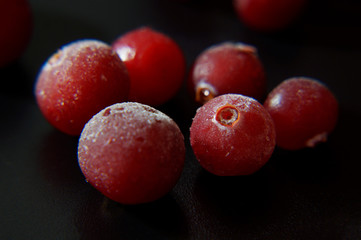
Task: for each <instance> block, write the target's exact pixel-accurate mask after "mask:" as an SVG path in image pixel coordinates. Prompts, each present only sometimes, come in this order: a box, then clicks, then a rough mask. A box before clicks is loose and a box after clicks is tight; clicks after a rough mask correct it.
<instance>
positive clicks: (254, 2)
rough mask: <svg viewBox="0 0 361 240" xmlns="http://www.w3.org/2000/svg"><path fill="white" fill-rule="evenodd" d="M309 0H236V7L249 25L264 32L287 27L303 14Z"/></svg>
mask: <svg viewBox="0 0 361 240" xmlns="http://www.w3.org/2000/svg"><path fill="white" fill-rule="evenodd" d="M306 2H307V0H234V9H235V11H236V13H237V15H238V17H239V18H240V20H241V21H242V22H243V23H244V24H245V25H247V26H248V27H250V28H252V29H254V30H258V31H264V32H272V31H278V30H282V29H285V28H286V27H288V26H289V25H291V24H292V23H293V22H294V21H295V20H296V19H297V17H299V15H300V14H301V12H302V10H303V8H304V7H305V5H306Z"/></svg>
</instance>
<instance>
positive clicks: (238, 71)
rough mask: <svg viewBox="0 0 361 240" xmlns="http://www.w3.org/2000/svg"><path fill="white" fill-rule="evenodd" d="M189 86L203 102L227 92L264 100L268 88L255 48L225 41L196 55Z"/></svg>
mask: <svg viewBox="0 0 361 240" xmlns="http://www.w3.org/2000/svg"><path fill="white" fill-rule="evenodd" d="M188 87H189V89H190V91H191V93H192V95H194V96H195V101H196V102H198V103H200V104H204V103H205V102H207V101H208V100H210V99H212V98H214V97H216V96H218V95H222V94H227V93H237V94H243V95H246V96H249V97H253V98H256V99H261V98H262V97H263V96H264V95H265V91H266V77H265V73H264V69H263V65H262V63H261V61H260V59H259V58H258V56H257V50H256V48H254V47H252V46H249V45H245V44H242V43H230V42H224V43H220V44H217V45H214V46H212V47H210V48H208V49H206V50H204V51H203V52H202V53H201V54H200V55H199V56H198V57H197V59H196V60H195V62H194V64H193V67H192V69H191V71H190V75H189V78H188Z"/></svg>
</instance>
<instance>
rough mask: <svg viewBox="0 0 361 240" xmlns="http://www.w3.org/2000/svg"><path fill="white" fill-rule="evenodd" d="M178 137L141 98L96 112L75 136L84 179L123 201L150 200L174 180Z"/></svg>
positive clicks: (180, 150) (180, 156)
mask: <svg viewBox="0 0 361 240" xmlns="http://www.w3.org/2000/svg"><path fill="white" fill-rule="evenodd" d="M184 158H185V145H184V137H183V135H182V133H181V131H180V129H179V128H178V126H177V124H176V123H175V122H174V121H173V120H172V119H171V118H170V117H168V116H167V115H165V114H164V113H162V112H160V111H158V110H156V109H154V108H152V107H150V106H148V105H144V104H141V103H133V102H127V103H118V104H114V105H112V106H109V107H107V108H105V109H103V110H102V111H100V112H99V113H98V114H96V115H95V116H94V117H93V118H92V119H91V120H90V121H89V122H88V123H87V124H86V125H85V127H84V130H83V132H82V134H81V136H80V139H79V146H78V159H79V165H80V168H81V170H82V172H83V174H84V175H85V177H86V179H87V181H88V182H89V183H90V184H92V185H93V186H94V187H95V188H96V189H97V190H99V191H100V192H101V193H103V194H104V195H105V196H107V197H108V198H110V199H112V200H114V201H117V202H120V203H123V204H139V203H145V202H150V201H154V200H156V199H159V198H161V197H162V196H164V195H165V194H167V193H168V192H169V191H170V190H171V189H172V188H173V187H174V185H175V184H176V182H177V181H178V179H179V177H180V175H181V172H182V169H183V165H184Z"/></svg>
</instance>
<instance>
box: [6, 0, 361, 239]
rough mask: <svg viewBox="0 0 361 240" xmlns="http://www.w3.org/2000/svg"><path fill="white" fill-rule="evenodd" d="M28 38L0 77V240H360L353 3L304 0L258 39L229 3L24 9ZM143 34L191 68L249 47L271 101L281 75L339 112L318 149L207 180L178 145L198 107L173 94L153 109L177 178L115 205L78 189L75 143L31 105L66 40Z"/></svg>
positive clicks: (64, 2)
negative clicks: (317, 89)
mask: <svg viewBox="0 0 361 240" xmlns="http://www.w3.org/2000/svg"><path fill="white" fill-rule="evenodd" d="M30 3H31V6H32V9H33V14H34V32H33V36H32V40H31V42H30V44H29V46H28V48H27V50H26V52H25V53H24V55H23V56H22V57H21V58H20V59H19V60H18V61H17V62H15V63H14V64H12V65H10V66H8V67H6V68H2V69H0V79H1V83H2V86H1V88H0V111H1V117H0V136H1V137H0V194H1V198H0V239H1V240H7V239H9V240H16V239H27V240H29V239H268V240H273V239H277V240H280V239H281V240H282V239H318V240H320V239H347V240H355V239H361V187H360V186H361V175H360V170H361V163H360V159H361V157H360V148H361V147H360V143H361V140H360V134H361V131H360V130H361V128H360V124H361V103H360V93H361V83H360V82H361V67H360V63H361V47H360V43H361V37H360V33H361V32H360V30H361V26H360V24H359V22H360V20H361V17H360V16H361V14H360V12H361V4H360V1H358V0H354V1H352V0H345V1H334V0H320V1H316V0H311V1H310V4H309V5H308V6H307V9H306V10H305V12H304V14H303V15H302V17H301V18H299V19H298V21H297V22H296V23H295V24H294V25H292V27H290V28H289V29H287V30H285V31H282V32H278V33H273V34H264V33H263V34H262V33H257V32H255V31H252V30H249V29H247V28H246V27H245V26H243V25H242V23H241V22H240V21H238V19H237V17H236V15H235V13H234V11H233V9H232V5H231V2H230V1H225V0H219V1H215V0H214V1H206V0H193V1H192V0H190V1H188V2H187V3H182V2H180V1H175V0H144V1H141V0H127V1H120V0H119V1H117V0H102V1H88V0H51V1H49V0H31V1H30ZM144 25H147V26H150V27H153V28H154V29H156V30H159V31H161V32H164V33H166V34H168V35H169V36H171V37H172V38H173V39H174V40H176V41H177V42H178V43H179V45H180V47H181V48H182V49H183V51H184V54H185V56H186V59H187V64H188V67H189V66H190V64H191V63H192V61H193V60H194V58H195V57H196V56H197V55H198V54H199V53H200V52H201V51H202V50H204V49H205V48H207V47H209V46H210V45H212V44H216V43H220V42H223V41H230V40H231V41H241V42H244V43H248V44H252V45H254V46H256V47H257V48H258V51H259V56H260V58H261V59H262V61H263V63H264V66H265V69H266V72H267V76H268V89H269V90H271V89H272V88H273V87H275V86H276V85H277V84H278V83H280V82H281V81H282V80H284V79H285V78H288V77H292V76H301V75H303V76H310V77H314V78H317V79H319V80H321V81H323V82H324V83H326V84H327V85H328V86H329V88H330V89H331V90H332V91H333V92H334V94H335V95H336V97H337V98H338V100H339V103H340V118H339V123H338V126H337V128H336V129H335V131H334V132H333V134H332V135H331V136H330V138H329V141H328V142H327V143H326V144H322V145H319V146H318V147H317V148H315V149H308V150H302V151H295V152H287V151H282V150H280V149H276V150H275V153H274V155H273V156H272V158H271V159H270V161H269V162H268V163H267V164H266V166H264V167H263V168H262V169H261V170H260V171H259V172H257V173H255V174H253V175H251V176H241V177H217V176H213V175H211V174H209V173H207V172H206V171H205V170H203V169H202V168H201V167H200V166H199V165H198V163H197V161H196V159H195V157H194V155H193V153H192V150H191V148H190V146H189V140H188V138H189V133H188V131H189V127H190V124H191V120H192V117H193V116H194V113H195V109H196V106H195V105H194V104H193V102H192V101H191V99H190V98H189V96H188V95H187V93H186V91H185V90H184V89H182V90H181V91H180V92H179V94H178V95H177V96H176V97H175V98H174V99H172V100H171V101H170V102H169V103H167V104H165V105H163V106H160V107H159V109H160V110H162V111H164V112H165V113H167V114H168V115H170V116H171V117H172V118H173V119H174V120H175V121H176V122H177V123H178V124H179V126H180V128H181V129H182V131H183V133H184V135H185V139H186V146H187V153H186V162H185V169H184V171H183V175H182V177H181V179H180V181H179V182H178V184H177V185H176V187H175V188H174V189H173V190H172V191H171V192H170V193H169V194H168V195H166V196H165V197H164V198H162V199H160V200H158V201H155V202H153V203H149V204H142V205H137V206H124V205H121V204H118V203H115V202H113V201H110V200H108V199H106V198H105V197H104V196H102V195H101V194H100V193H98V192H97V191H96V190H95V189H93V188H92V187H91V186H90V185H89V184H87V183H86V182H85V181H84V177H83V176H82V174H81V172H80V169H79V168H78V165H77V155H76V154H77V152H76V151H77V140H78V139H77V138H76V137H70V136H67V135H65V134H63V133H61V132H59V131H57V130H56V129H54V128H53V127H52V126H50V125H49V124H48V123H47V122H46V120H45V119H44V118H43V116H42V115H41V113H40V111H39V109H38V107H37V105H36V103H35V101H34V96H33V85H34V82H35V80H36V76H37V74H38V71H39V69H40V67H41V65H42V64H43V62H44V61H45V60H46V59H47V58H48V57H49V56H50V55H51V54H52V53H53V52H55V51H56V49H57V48H59V47H60V46H61V45H63V44H66V43H68V42H70V41H73V40H77V39H82V38H96V39H99V40H103V41H105V42H108V43H110V42H112V41H113V40H115V38H116V37H118V36H119V35H120V34H123V33H125V32H127V31H130V30H133V29H135V28H137V27H140V26H144Z"/></svg>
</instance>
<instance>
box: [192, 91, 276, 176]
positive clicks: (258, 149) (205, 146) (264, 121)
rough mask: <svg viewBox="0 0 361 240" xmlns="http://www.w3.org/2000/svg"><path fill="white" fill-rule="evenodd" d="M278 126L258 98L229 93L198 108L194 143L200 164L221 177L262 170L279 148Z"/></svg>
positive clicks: (193, 129)
mask: <svg viewBox="0 0 361 240" xmlns="http://www.w3.org/2000/svg"><path fill="white" fill-rule="evenodd" d="M275 137H276V135H275V127H274V124H273V121H272V118H271V116H270V115H269V113H268V112H267V111H266V109H265V108H264V107H263V106H262V105H261V104H260V103H259V102H258V101H256V100H255V99H253V98H250V97H246V96H243V95H240V94H225V95H221V96H218V97H216V98H213V99H211V100H209V101H208V102H207V103H206V104H204V105H203V106H202V107H200V108H199V109H198V110H197V113H196V115H195V117H194V119H193V122H192V125H191V128H190V142H191V146H192V148H193V151H194V154H195V155H196V157H197V159H198V161H199V163H200V164H201V166H203V167H204V168H205V169H206V170H208V171H209V172H211V173H213V174H215V175H220V176H235V175H248V174H252V173H254V172H256V171H257V170H259V169H260V168H261V167H262V166H263V165H264V164H265V163H266V162H267V161H268V160H269V158H270V156H271V155H272V153H273V150H274V147H275V142H276V140H275Z"/></svg>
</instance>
